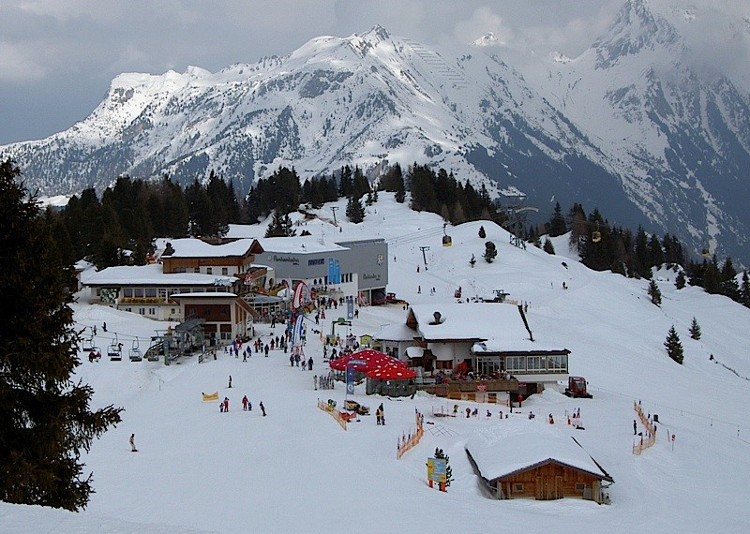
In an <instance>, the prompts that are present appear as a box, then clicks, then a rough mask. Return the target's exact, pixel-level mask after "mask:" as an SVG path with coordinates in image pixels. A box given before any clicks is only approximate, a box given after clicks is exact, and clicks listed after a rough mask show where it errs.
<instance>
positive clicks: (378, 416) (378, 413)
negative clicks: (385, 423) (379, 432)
mask: <svg viewBox="0 0 750 534" xmlns="http://www.w3.org/2000/svg"><path fill="white" fill-rule="evenodd" d="M381 406H382V404H381ZM375 420H376V421H377V423H376V424H378V425H381V424H382V423H381V421H382V420H383V412H382V410H381V409H380V406H378V409H377V410H375Z"/></svg>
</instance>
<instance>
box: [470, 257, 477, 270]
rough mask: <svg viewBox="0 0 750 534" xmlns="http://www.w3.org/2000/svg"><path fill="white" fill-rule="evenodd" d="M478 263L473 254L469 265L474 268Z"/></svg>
mask: <svg viewBox="0 0 750 534" xmlns="http://www.w3.org/2000/svg"><path fill="white" fill-rule="evenodd" d="M476 263H477V259H476V258H475V257H474V254H472V255H471V259H470V260H469V265H471V266H472V267H474V265H476Z"/></svg>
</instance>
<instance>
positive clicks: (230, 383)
mask: <svg viewBox="0 0 750 534" xmlns="http://www.w3.org/2000/svg"><path fill="white" fill-rule="evenodd" d="M227 387H228V388H229V389H232V375H229V386H227Z"/></svg>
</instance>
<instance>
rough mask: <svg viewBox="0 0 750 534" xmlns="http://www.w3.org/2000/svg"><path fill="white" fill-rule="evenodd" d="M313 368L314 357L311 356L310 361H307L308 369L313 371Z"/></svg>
mask: <svg viewBox="0 0 750 534" xmlns="http://www.w3.org/2000/svg"><path fill="white" fill-rule="evenodd" d="M312 366H313V359H312V356H310V359H309V360H307V368H308V369H309V370H310V371H312Z"/></svg>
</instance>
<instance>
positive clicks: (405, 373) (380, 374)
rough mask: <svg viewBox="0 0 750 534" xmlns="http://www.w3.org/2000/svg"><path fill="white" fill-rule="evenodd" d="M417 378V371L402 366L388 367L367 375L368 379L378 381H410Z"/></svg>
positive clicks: (374, 370)
mask: <svg viewBox="0 0 750 534" xmlns="http://www.w3.org/2000/svg"><path fill="white" fill-rule="evenodd" d="M416 376H417V372H416V371H415V370H413V369H409V368H407V367H402V366H400V365H386V366H384V367H379V368H377V369H373V370H372V371H370V372H369V373H367V378H374V379H376V380H408V379H410V378H416Z"/></svg>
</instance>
